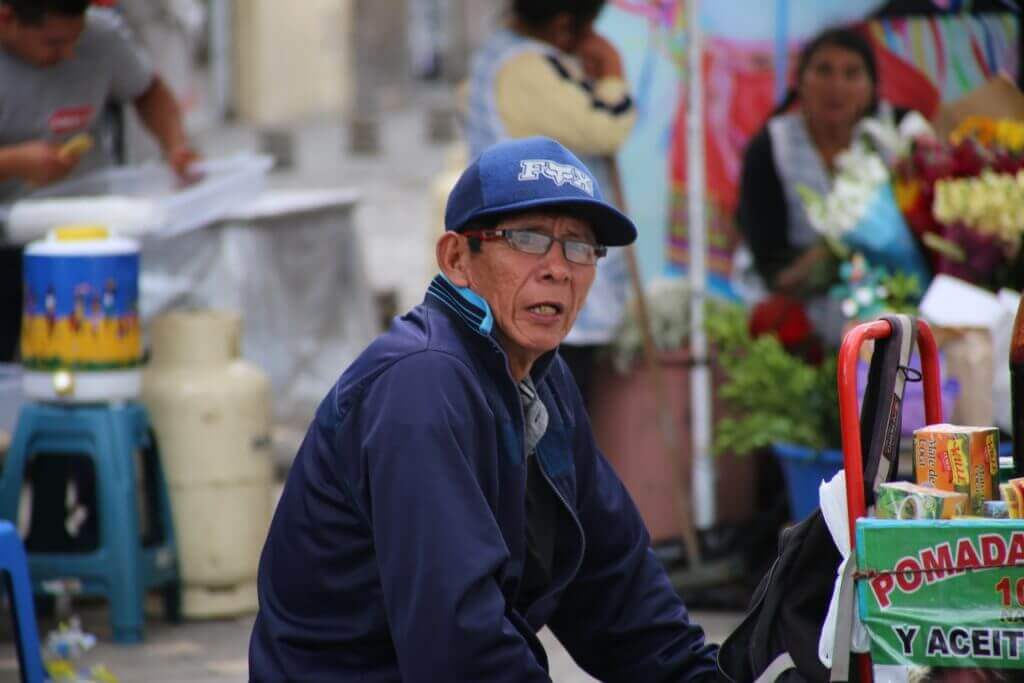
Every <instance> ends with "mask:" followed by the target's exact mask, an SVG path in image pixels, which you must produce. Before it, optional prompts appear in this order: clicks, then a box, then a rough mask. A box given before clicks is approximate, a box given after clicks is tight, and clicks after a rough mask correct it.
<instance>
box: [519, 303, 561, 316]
mask: <svg viewBox="0 0 1024 683" xmlns="http://www.w3.org/2000/svg"><path fill="white" fill-rule="evenodd" d="M526 310H528V311H530V312H531V313H537V314H538V315H560V314H561V313H562V304H556V303H554V302H544V303H540V304H534V305H533V306H530V307H529V308H528V309H526Z"/></svg>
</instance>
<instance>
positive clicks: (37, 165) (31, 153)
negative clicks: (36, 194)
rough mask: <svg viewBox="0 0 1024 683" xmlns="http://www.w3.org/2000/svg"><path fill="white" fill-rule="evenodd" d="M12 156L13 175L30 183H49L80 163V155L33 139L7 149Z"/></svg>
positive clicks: (11, 168)
mask: <svg viewBox="0 0 1024 683" xmlns="http://www.w3.org/2000/svg"><path fill="white" fill-rule="evenodd" d="M5 151H6V152H7V153H8V154H9V155H10V156H9V159H10V174H9V175H11V176H14V177H18V178H21V179H22V180H24V181H25V182H26V183H28V184H29V185H34V186H37V187H38V186H40V185H49V184H50V183H54V182H57V181H58V180H60V179H61V178H63V177H65V176H66V175H67V174H69V173H71V171H72V170H73V169H74V168H75V166H76V165H77V164H78V160H79V158H80V157H79V155H77V154H64V153H62V152H61V148H60V145H55V144H53V143H50V142H46V141H44V140H33V141H32V142H24V143H22V144H20V145H13V146H11V147H8V148H7V149H6V150H5Z"/></svg>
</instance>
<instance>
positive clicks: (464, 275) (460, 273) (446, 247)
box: [436, 232, 470, 287]
mask: <svg viewBox="0 0 1024 683" xmlns="http://www.w3.org/2000/svg"><path fill="white" fill-rule="evenodd" d="M436 252H437V265H438V267H439V268H440V269H441V272H442V273H444V275H445V277H447V278H448V279H449V280H451V281H452V284H454V285H456V286H458V287H468V286H469V259H470V253H469V240H468V239H467V238H466V237H465V236H464V235H460V234H458V233H456V232H446V233H444V234H443V235H441V237H440V239H438V240H437V248H436Z"/></svg>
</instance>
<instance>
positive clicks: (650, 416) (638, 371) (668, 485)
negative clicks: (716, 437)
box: [589, 279, 755, 543]
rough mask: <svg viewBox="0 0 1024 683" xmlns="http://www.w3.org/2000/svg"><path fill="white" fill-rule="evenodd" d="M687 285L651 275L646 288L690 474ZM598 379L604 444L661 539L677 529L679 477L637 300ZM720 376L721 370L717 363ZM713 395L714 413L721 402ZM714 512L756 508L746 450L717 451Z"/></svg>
mask: <svg viewBox="0 0 1024 683" xmlns="http://www.w3.org/2000/svg"><path fill="white" fill-rule="evenodd" d="M689 300H690V297H689V287H688V285H687V283H686V281H685V280H684V279H661V280H656V281H654V282H652V284H651V285H650V287H649V288H648V290H647V292H646V303H647V311H648V318H649V320H650V325H651V328H652V335H653V337H654V346H655V347H656V348H657V350H658V359H657V365H656V370H655V371H656V372H659V373H661V379H662V381H663V383H664V386H665V394H666V395H667V402H668V403H669V409H670V414H671V416H672V422H673V426H674V428H675V430H676V438H677V441H678V451H679V452H678V453H677V454H676V457H678V458H679V462H680V465H681V470H682V472H683V477H684V481H683V482H682V486H685V487H687V488H688V489H689V487H690V481H689V480H688V479H687V477H689V473H690V472H691V470H692V466H691V463H690V458H691V453H692V438H691V429H690V369H691V367H692V363H691V362H690V361H691V359H690V350H689V331H690V315H689V314H690V309H689ZM608 351H609V352H608V354H606V355H605V357H604V358H603V359H602V360H603V362H602V363H600V364H599V366H598V368H597V370H596V372H595V375H594V381H593V391H592V394H591V396H590V404H589V410H590V415H591V421H592V423H593V426H594V433H595V437H596V438H597V442H598V445H599V446H600V447H601V450H602V451H603V452H604V454H605V456H606V457H607V458H608V460H609V462H610V463H611V464H612V466H613V467H614V468H615V470H616V471H617V472H618V474H619V477H620V478H621V479H622V480H623V482H624V483H625V484H626V487H627V488H628V489H629V491H630V494H631V495H632V496H633V499H634V501H635V502H636V504H637V507H638V508H639V509H640V513H641V515H642V516H643V518H644V521H645V522H646V523H647V527H648V530H649V531H650V534H651V538H652V540H653V541H654V542H655V543H659V542H662V541H669V540H671V539H674V538H676V537H677V535H678V533H679V532H678V525H677V521H676V518H675V516H674V515H673V499H672V497H673V496H674V495H676V493H677V491H678V483H677V482H675V481H673V480H672V477H671V476H670V475H669V473H671V472H672V471H673V468H672V467H671V466H670V462H669V461H667V460H666V457H667V456H666V452H665V443H664V439H663V433H662V431H661V430H662V425H661V424H660V423H659V419H658V417H659V412H660V409H661V408H662V406H659V405H658V403H657V396H656V392H655V390H654V385H653V380H654V378H653V377H652V376H651V372H652V371H651V369H650V367H649V366H648V364H647V363H646V362H645V359H644V356H643V334H642V330H641V328H640V325H639V322H638V316H637V315H636V310H635V307H632V306H631V307H630V310H629V312H628V313H627V315H626V316H625V320H624V322H623V324H622V326H621V328H620V330H619V333H618V335H617V337H616V339H615V340H614V342H613V343H612V344H611V345H610V346H609V349H608ZM712 372H713V377H714V382H713V384H718V383H719V382H720V381H721V372H720V369H719V368H717V367H714V366H713V367H712ZM718 403H719V402H718V399H717V398H715V405H714V406H713V408H712V410H713V414H718V413H719V408H720V406H719V405H718ZM715 467H716V470H717V475H718V476H717V478H716V482H717V483H716V492H717V495H716V500H717V501H718V504H717V509H716V520H717V521H718V522H720V523H742V522H745V521H747V520H748V519H749V518H750V517H751V516H752V514H753V498H754V488H755V471H754V468H753V467H751V465H750V462H749V460H748V459H746V458H739V457H735V456H734V455H732V454H730V453H728V452H724V451H723V452H722V454H721V455H719V456H718V457H717V458H716V462H715Z"/></svg>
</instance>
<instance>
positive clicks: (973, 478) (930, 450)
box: [914, 424, 999, 517]
mask: <svg viewBox="0 0 1024 683" xmlns="http://www.w3.org/2000/svg"><path fill="white" fill-rule="evenodd" d="M914 470H915V474H916V479H917V483H918V484H924V485H928V486H934V487H935V488H937V489H941V490H943V491H958V492H960V493H964V494H966V495H967V500H968V505H967V510H966V514H969V515H977V516H979V517H980V516H982V515H983V514H984V508H985V501H988V500H995V499H998V498H999V496H998V493H997V489H996V484H997V483H998V481H999V430H998V429H996V428H995V427H965V426H960V425H951V424H937V425H928V426H927V427H922V428H921V429H918V430H915V431H914Z"/></svg>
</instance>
